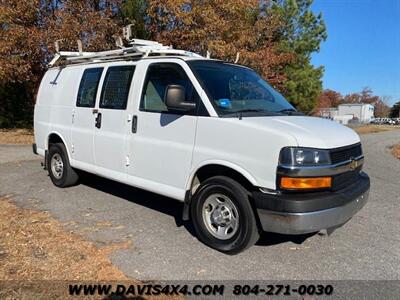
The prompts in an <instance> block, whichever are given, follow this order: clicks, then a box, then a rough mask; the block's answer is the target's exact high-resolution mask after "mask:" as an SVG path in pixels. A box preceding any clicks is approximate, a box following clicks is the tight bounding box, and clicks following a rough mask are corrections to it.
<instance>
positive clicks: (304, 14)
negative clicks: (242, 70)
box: [270, 0, 327, 112]
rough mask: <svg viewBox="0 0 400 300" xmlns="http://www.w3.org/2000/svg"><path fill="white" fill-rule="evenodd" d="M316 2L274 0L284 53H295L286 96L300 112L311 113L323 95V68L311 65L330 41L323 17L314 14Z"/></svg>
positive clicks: (288, 74) (309, 0)
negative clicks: (313, 5) (313, 57)
mask: <svg viewBox="0 0 400 300" xmlns="http://www.w3.org/2000/svg"><path fill="white" fill-rule="evenodd" d="M312 3H313V0H273V1H272V6H271V8H270V9H271V14H273V15H278V16H280V20H281V21H282V26H281V28H280V37H279V43H280V49H281V51H284V52H285V53H292V54H293V57H294V60H293V61H292V62H291V63H290V64H287V65H286V66H285V69H284V73H285V75H286V79H287V80H286V82H285V84H284V88H283V93H284V94H285V96H286V97H287V98H288V100H289V101H290V102H292V103H293V104H294V105H295V106H296V107H297V108H299V109H300V110H302V111H303V112H310V111H311V110H312V109H313V108H314V107H315V105H316V102H317V97H318V96H319V95H320V93H321V91H322V76H323V72H324V69H323V67H314V66H313V65H312V64H311V54H312V53H314V52H318V51H319V50H320V45H321V43H322V42H323V41H325V40H326V38H327V32H326V26H325V23H324V21H323V19H322V15H321V14H318V15H315V14H314V13H313V12H312V10H311V5H312Z"/></svg>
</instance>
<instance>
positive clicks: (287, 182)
mask: <svg viewBox="0 0 400 300" xmlns="http://www.w3.org/2000/svg"><path fill="white" fill-rule="evenodd" d="M331 186H332V178H331V177H314V178H303V177H299V178H292V177H282V178H281V188H283V189H290V190H294V189H300V190H302V189H320V188H330V187H331Z"/></svg>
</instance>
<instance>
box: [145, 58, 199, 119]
mask: <svg viewBox="0 0 400 300" xmlns="http://www.w3.org/2000/svg"><path fill="white" fill-rule="evenodd" d="M170 84H179V85H182V86H184V87H185V92H186V101H187V102H196V103H199V102H201V101H200V97H199V96H198V94H197V92H196V90H195V88H194V87H193V84H192V82H191V81H190V79H189V77H188V76H187V75H186V72H185V71H184V70H183V68H182V67H181V66H180V65H178V64H174V63H155V64H151V65H150V66H149V68H148V70H147V76H146V80H145V83H144V85H143V94H142V99H141V101H140V110H144V111H150V112H167V111H168V109H167V106H166V105H165V103H164V95H165V90H166V88H167V86H168V85H170ZM189 114H190V113H189Z"/></svg>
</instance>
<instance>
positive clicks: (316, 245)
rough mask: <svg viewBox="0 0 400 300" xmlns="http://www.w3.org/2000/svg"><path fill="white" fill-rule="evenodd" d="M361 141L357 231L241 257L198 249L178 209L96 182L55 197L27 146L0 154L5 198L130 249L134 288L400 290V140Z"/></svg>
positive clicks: (118, 258) (126, 266)
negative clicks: (377, 282) (359, 282)
mask: <svg viewBox="0 0 400 300" xmlns="http://www.w3.org/2000/svg"><path fill="white" fill-rule="evenodd" d="M361 139H362V143H363V147H364V152H365V156H366V163H365V171H366V172H367V173H368V174H369V175H370V177H371V185H372V187H371V193H370V200H369V202H368V203H367V205H366V206H365V207H364V208H363V209H362V210H361V211H360V212H359V213H358V214H357V215H356V216H355V217H354V218H353V219H352V220H351V221H350V222H348V223H347V224H346V225H344V226H343V227H342V228H340V229H338V230H337V231H335V232H334V233H333V234H332V235H331V236H327V235H325V234H323V233H320V234H314V235H309V236H305V237H296V236H283V235H277V234H264V235H263V237H262V238H261V240H260V241H259V242H258V244H257V245H255V246H254V247H252V248H250V249H249V250H247V251H246V252H244V253H241V254H240V255H236V256H227V255H224V254H221V253H219V252H217V251H214V250H212V249H210V248H208V247H206V246H204V245H203V244H201V243H200V242H199V241H197V239H196V237H195V236H194V235H193V229H192V227H191V226H190V225H189V224H182V222H181V221H180V216H181V212H182V205H181V204H180V203H178V202H176V201H174V200H171V199H168V198H165V197H162V196H159V195H155V194H152V193H148V192H145V191H142V190H138V189H135V188H131V187H129V186H126V185H122V184H118V183H115V182H112V181H109V180H105V179H102V178H99V177H96V176H85V177H84V179H83V182H82V184H80V185H79V186H76V187H72V188H68V189H58V188H56V187H54V186H53V185H52V184H51V181H50V179H49V178H48V175H47V173H46V172H45V171H43V170H42V168H41V167H40V161H39V160H38V157H35V156H34V155H33V154H31V148H30V147H28V146H0V178H1V180H0V195H1V194H3V195H4V194H12V195H13V198H14V201H15V202H16V203H17V204H18V205H20V206H23V207H29V208H36V209H39V210H47V211H50V212H51V214H52V215H53V216H54V217H56V218H57V219H59V220H61V221H62V222H67V223H66V225H65V226H66V227H67V228H68V229H69V230H71V231H74V232H78V233H80V234H82V235H83V236H84V237H85V238H87V239H89V240H92V241H94V242H95V243H97V244H99V245H104V244H107V243H110V242H119V241H122V240H123V241H126V239H127V238H128V239H131V241H132V247H131V248H130V249H127V250H119V251H116V252H114V253H113V254H112V255H111V260H112V262H113V263H114V264H115V265H116V266H117V267H118V268H120V269H121V270H122V271H123V272H124V273H125V274H127V275H128V276H130V277H132V278H135V279H141V280H147V279H159V280H160V279H162V280H174V279H193V280H197V279H199V280H203V279H208V280H210V279H263V280H265V279H268V280H273V279H276V280H280V279H285V280H289V279H301V280H310V279H319V280H325V279H326V280H331V279H332V280H335V279H397V280H399V279H400V250H399V249H400V233H399V228H400V214H399V203H400V184H399V182H400V180H399V173H400V160H396V159H395V158H394V157H393V156H392V155H391V154H390V149H389V147H390V146H391V145H393V144H395V143H398V142H400V131H391V132H384V133H377V134H368V135H363V136H362V137H361ZM102 224H103V225H104V224H107V225H105V226H102Z"/></svg>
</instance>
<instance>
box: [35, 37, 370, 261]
mask: <svg viewBox="0 0 400 300" xmlns="http://www.w3.org/2000/svg"><path fill="white" fill-rule="evenodd" d="M140 47H142V48H140ZM140 47H139V46H138V45H133V46H132V48H129V49H131V50H129V49H122V50H119V52H112V51H111V52H107V53H100V54H99V53H81V52H79V53H67V54H65V53H64V54H63V53H61V54H59V57H58V58H60V57H64V59H65V63H64V64H60V65H58V66H57V64H54V66H53V67H51V68H50V69H49V70H48V71H47V72H46V74H45V75H44V77H43V80H42V82H41V85H40V88H39V92H38V95H37V102H36V105H35V114H34V130H35V144H34V145H33V148H34V152H35V153H37V154H39V155H41V156H43V157H44V165H45V168H46V169H47V170H48V172H49V175H50V178H51V180H52V182H53V183H54V185H56V186H57V187H61V188H64V187H68V186H71V185H74V184H76V183H77V182H78V176H79V172H78V170H84V171H87V172H90V173H94V174H97V175H99V176H103V177H106V178H109V179H112V180H115V181H119V182H122V183H125V184H128V185H131V186H134V187H138V188H142V189H145V190H148V191H151V192H155V193H159V194H162V195H165V196H168V197H171V198H174V199H176V200H178V201H182V202H183V203H184V209H183V216H182V217H183V219H184V220H191V222H192V223H193V225H194V228H195V230H196V232H197V236H198V238H199V240H201V241H202V242H203V243H205V244H206V245H208V246H210V247H212V248H215V249H217V250H219V251H221V252H224V253H228V254H236V253H239V252H241V251H243V250H244V249H246V248H248V247H249V246H251V245H253V244H254V243H255V242H256V241H257V239H258V238H259V234H260V232H261V231H268V232H277V233H282V234H305V233H312V232H317V231H319V230H321V229H331V228H337V227H339V226H341V225H343V224H344V223H346V222H347V221H349V220H350V219H351V218H352V216H353V215H354V214H355V213H357V211H359V210H360V209H361V208H362V207H363V206H364V204H365V203H366V202H367V199H368V192H369V187H370V181H369V178H368V176H367V174H365V173H364V172H363V171H362V166H363V161H364V156H363V152H362V148H361V143H360V138H359V136H358V135H357V134H356V133H355V132H354V131H353V130H351V129H349V128H347V127H345V126H342V125H340V124H337V123H334V122H333V121H330V120H325V119H322V118H315V117H309V116H304V115H302V114H301V113H299V112H297V111H296V109H295V108H294V107H293V106H292V105H291V104H289V102H288V101H286V100H285V98H284V97H283V96H282V95H281V94H279V93H278V92H277V91H275V90H274V89H273V88H272V87H271V86H270V85H269V84H268V83H267V82H266V81H264V80H263V79H262V78H261V77H260V76H259V75H257V73H256V72H254V71H253V70H251V69H249V68H247V67H244V66H240V65H237V64H234V63H227V62H223V61H219V60H213V59H208V58H204V57H200V56H199V55H195V54H193V53H190V52H186V51H182V50H179V51H181V52H179V51H178V50H177V51H173V50H171V49H170V48H168V49H169V50H168V49H166V48H160V47H158V48H157V45H153V44H145V43H143V45H140ZM146 47H147V48H146ZM145 48H146V49H147V50H146V51H144V50H143V49H145ZM132 49H133V50H132ZM149 201H151V200H149Z"/></svg>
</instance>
